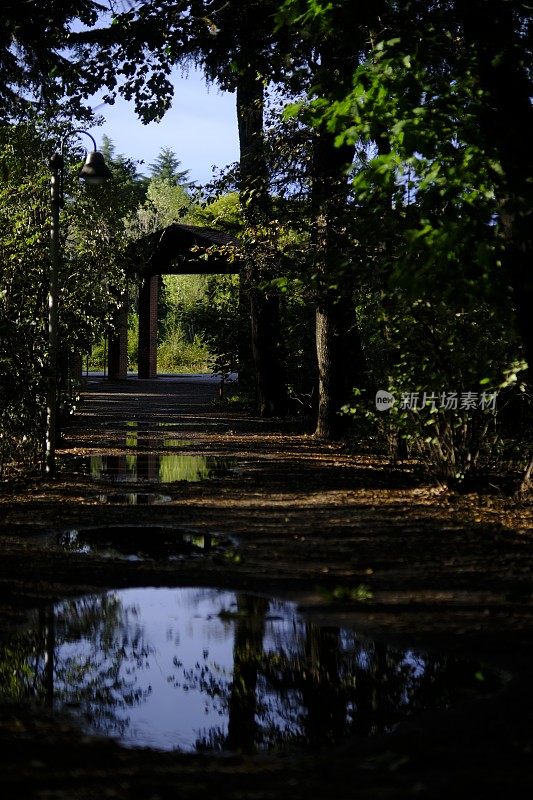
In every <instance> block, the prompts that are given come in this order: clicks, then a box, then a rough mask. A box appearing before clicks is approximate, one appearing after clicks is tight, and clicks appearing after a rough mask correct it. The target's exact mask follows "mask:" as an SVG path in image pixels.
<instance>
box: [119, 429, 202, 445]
mask: <svg viewBox="0 0 533 800" xmlns="http://www.w3.org/2000/svg"><path fill="white" fill-rule="evenodd" d="M124 445H125V446H126V447H131V448H134V449H136V448H138V447H144V448H147V449H148V448H153V449H155V448H157V447H159V446H161V445H162V446H163V447H190V446H191V445H192V441H191V440H190V439H175V438H165V439H164V440H163V441H162V442H161V441H160V440H159V439H157V438H155V436H150V435H149V434H142V433H138V432H137V431H136V430H132V431H131V432H128V433H127V434H126V437H125V439H124Z"/></svg>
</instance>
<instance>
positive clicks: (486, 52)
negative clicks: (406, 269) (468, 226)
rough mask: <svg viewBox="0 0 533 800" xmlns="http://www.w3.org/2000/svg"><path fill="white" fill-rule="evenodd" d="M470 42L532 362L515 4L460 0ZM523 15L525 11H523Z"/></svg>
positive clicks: (531, 239)
mask: <svg viewBox="0 0 533 800" xmlns="http://www.w3.org/2000/svg"><path fill="white" fill-rule="evenodd" d="M457 5H458V8H459V10H460V12H461V16H462V21H463V27H464V34H465V40H466V43H467V44H468V45H469V46H470V47H471V48H472V49H473V52H474V53H475V57H476V68H477V74H478V80H479V86H480V88H481V89H482V90H483V91H484V92H485V95H486V97H485V99H484V101H483V106H482V111H481V113H480V117H479V125H480V130H481V133H482V136H483V139H484V141H485V145H486V147H487V150H488V152H489V153H490V154H492V155H493V156H494V157H495V159H496V160H497V161H499V163H500V166H501V168H502V172H503V176H502V178H501V180H500V181H499V194H500V196H499V197H498V198H497V199H498V201H499V206H500V209H501V213H500V219H501V228H502V233H503V236H504V239H505V251H504V256H503V265H504V267H505V268H506V271H507V274H508V277H509V282H510V285H511V286H512V288H513V293H514V304H515V310H516V317H517V325H518V329H519V332H520V334H521V337H522V342H523V346H524V354H525V357H526V360H527V362H528V364H529V365H530V366H531V365H533V184H532V183H531V175H532V174H533V148H532V142H533V107H532V106H531V101H530V96H531V88H532V87H531V81H530V79H529V77H528V75H527V73H526V69H525V66H524V63H523V60H522V58H523V55H524V53H525V50H526V45H525V43H521V42H520V40H519V33H518V30H519V21H518V19H517V18H515V14H517V13H518V12H517V11H516V5H518V4H513V3H509V2H506V0H468V1H467V0H457ZM524 14H525V11H524Z"/></svg>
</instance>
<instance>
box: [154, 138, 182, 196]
mask: <svg viewBox="0 0 533 800" xmlns="http://www.w3.org/2000/svg"><path fill="white" fill-rule="evenodd" d="M180 164H181V161H180V160H179V158H178V157H177V156H176V154H175V153H174V151H173V150H171V149H170V147H163V148H162V149H161V152H160V153H159V155H158V156H157V158H156V160H155V161H154V163H153V164H150V175H151V176H152V178H156V179H157V180H160V181H165V182H166V183H168V184H170V185H171V186H183V187H188V186H190V185H191V184H190V183H189V182H188V177H189V172H190V170H188V169H185V170H179V169H178V167H179V166H180Z"/></svg>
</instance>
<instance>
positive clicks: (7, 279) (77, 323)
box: [0, 123, 138, 470]
mask: <svg viewBox="0 0 533 800" xmlns="http://www.w3.org/2000/svg"><path fill="white" fill-rule="evenodd" d="M73 138H74V137H73ZM69 142H70V140H69ZM74 143H75V139H74ZM52 149H53V144H52V142H50V141H49V140H48V139H47V138H46V136H45V135H44V133H43V131H42V130H40V129H38V128H36V126H35V125H33V124H31V123H26V124H21V125H17V126H9V127H4V128H3V129H2V131H1V132H0V164H1V180H0V216H1V225H0V254H1V258H0V264H1V266H0V270H1V271H0V329H1V333H2V337H1V345H0V365H1V374H2V382H1V385H0V415H1V416H0V444H1V447H0V470H1V469H2V468H3V465H4V464H5V463H6V462H7V461H9V460H11V459H13V458H18V459H21V458H25V459H26V460H27V462H28V463H32V462H35V461H36V460H37V459H38V458H39V454H40V451H41V446H42V442H43V439H44V424H45V419H44V408H45V403H44V395H45V379H46V366H47V357H48V353H47V348H48V345H47V310H46V309H47V305H46V296H47V289H48V273H49V265H50V255H49V241H50V216H49V213H50V212H49V191H50V190H49V182H50V173H49V172H48V170H47V168H46V163H47V160H48V158H49V156H50V153H51V152H52ZM65 155H66V165H67V166H66V168H65V186H64V196H65V203H64V207H63V209H62V212H61V216H60V235H61V256H62V257H61V261H60V269H59V343H60V353H59V369H60V381H59V383H60V386H59V388H60V400H61V407H62V408H63V409H66V408H68V405H69V402H70V393H71V392H72V391H73V390H75V388H76V387H75V384H73V382H72V379H71V375H70V373H71V369H72V367H73V365H74V364H75V362H76V360H77V358H78V357H79V356H80V355H81V354H83V353H86V352H89V351H90V349H91V346H92V344H93V342H95V341H98V340H99V339H101V337H102V335H103V334H104V332H105V331H106V329H107V327H108V326H109V324H110V323H111V320H112V317H113V311H114V309H115V308H116V307H117V305H118V304H119V303H120V297H121V295H122V293H123V291H124V288H125V268H126V260H125V255H124V251H125V245H126V241H127V240H126V235H125V229H124V223H123V220H124V216H125V214H127V213H128V211H129V210H130V209H131V206H132V205H133V204H135V203H136V202H137V200H138V193H137V187H136V184H135V179H134V175H133V171H132V170H133V168H132V165H131V164H129V163H128V162H126V161H123V162H121V163H120V164H113V165H112V168H113V172H114V180H112V181H110V182H109V183H108V184H107V185H104V186H102V187H85V188H83V189H82V188H81V187H80V186H79V185H78V181H77V178H75V176H77V172H78V169H77V167H76V166H75V165H76V161H77V160H78V158H79V150H78V149H77V148H74V149H67V150H66V152H65Z"/></svg>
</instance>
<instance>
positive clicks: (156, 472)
mask: <svg viewBox="0 0 533 800" xmlns="http://www.w3.org/2000/svg"><path fill="white" fill-rule="evenodd" d="M234 465H235V459H233V458H221V457H218V456H205V455H185V454H182V453H169V454H168V455H167V454H164V455H159V454H158V453H135V454H131V455H129V454H124V455H101V456H100V455H95V456H82V457H81V458H76V457H75V458H73V459H69V460H64V462H63V464H62V471H63V472H70V471H72V468H73V467H77V468H81V470H82V471H83V472H86V473H88V474H89V475H90V476H91V477H92V478H95V479H96V480H109V481H112V482H113V483H135V482H136V481H153V482H155V483H175V482H178V481H188V482H194V483H196V482H198V481H206V480H212V479H214V478H220V477H222V476H224V475H226V474H227V473H228V472H229V471H230V470H231V468H232V467H233V466H234Z"/></svg>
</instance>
